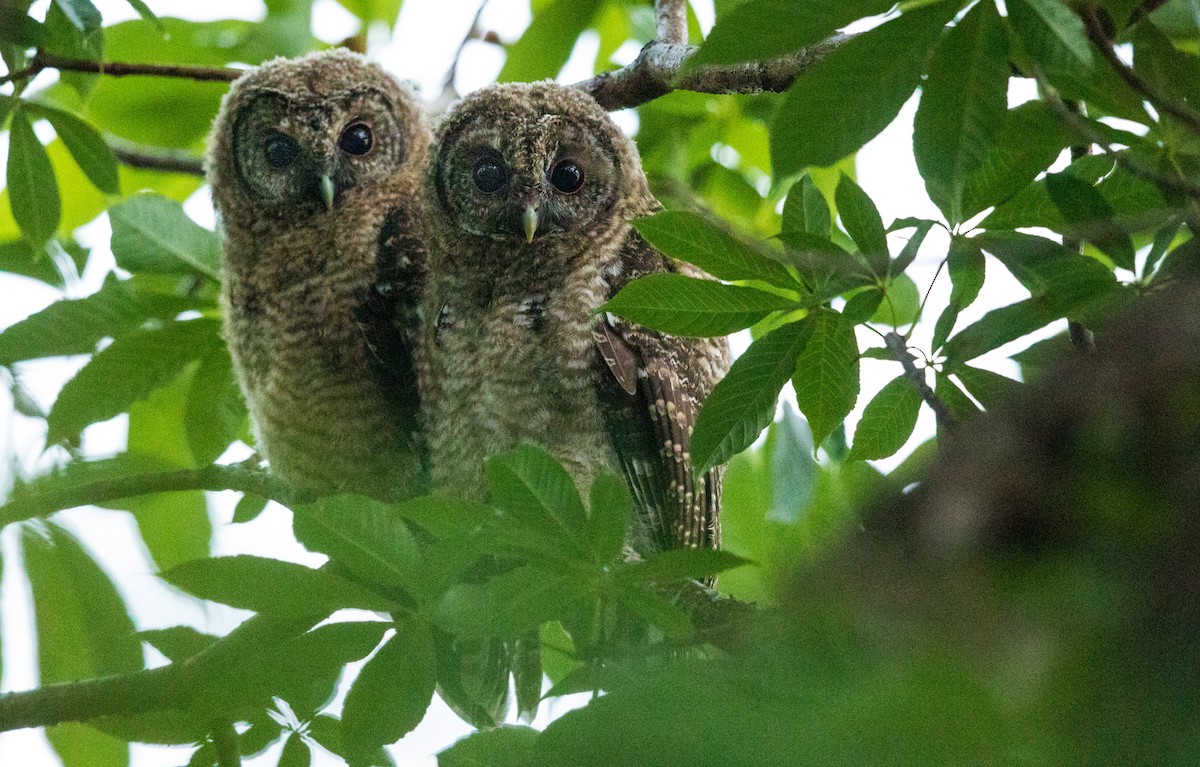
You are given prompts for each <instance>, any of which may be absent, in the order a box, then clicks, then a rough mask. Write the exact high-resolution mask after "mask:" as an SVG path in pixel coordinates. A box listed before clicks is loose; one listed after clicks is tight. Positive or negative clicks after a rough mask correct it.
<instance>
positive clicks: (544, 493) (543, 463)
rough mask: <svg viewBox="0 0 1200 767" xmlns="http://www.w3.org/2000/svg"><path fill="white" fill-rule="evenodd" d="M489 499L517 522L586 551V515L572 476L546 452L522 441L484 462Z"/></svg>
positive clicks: (561, 542) (578, 549)
mask: <svg viewBox="0 0 1200 767" xmlns="http://www.w3.org/2000/svg"><path fill="white" fill-rule="evenodd" d="M485 470H486V473H487V480H488V489H489V490H490V491H491V496H492V503H493V504H495V505H496V506H498V507H500V508H501V509H503V510H504V511H506V512H508V514H509V515H510V516H511V517H512V518H513V519H514V520H516V521H518V522H519V523H521V524H523V525H524V526H526V527H528V528H530V529H532V530H537V531H539V532H541V533H543V534H544V535H546V536H547V537H548V538H549V539H550V540H556V541H559V542H560V545H566V546H569V547H570V548H572V549H573V550H574V551H576V552H579V553H583V552H587V551H589V546H588V545H587V542H586V541H585V540H584V537H583V536H584V534H585V531H586V527H587V515H586V513H585V512H584V509H583V500H582V499H581V498H580V497H579V490H578V488H576V487H575V482H574V480H572V479H571V475H570V474H568V473H567V471H566V469H564V468H563V467H562V464H560V463H559V462H558V461H556V460H555V459H554V458H553V457H552V456H551V455H550V454H549V453H547V452H546V451H545V450H543V449H541V448H540V447H536V446H534V445H521V446H520V447H517V448H515V449H513V450H510V451H508V452H506V453H501V454H499V455H496V456H493V457H491V458H489V459H488V460H487V463H486V465H485Z"/></svg>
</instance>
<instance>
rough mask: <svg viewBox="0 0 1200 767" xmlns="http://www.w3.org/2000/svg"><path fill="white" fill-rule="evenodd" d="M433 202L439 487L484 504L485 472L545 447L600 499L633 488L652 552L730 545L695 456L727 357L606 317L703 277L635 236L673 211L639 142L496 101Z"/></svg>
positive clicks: (430, 185)
mask: <svg viewBox="0 0 1200 767" xmlns="http://www.w3.org/2000/svg"><path fill="white" fill-rule="evenodd" d="M425 194H426V197H425V204H426V207H427V208H428V211H427V214H426V228H427V231H428V236H429V249H430V252H429V257H430V280H429V284H428V286H427V289H426V293H425V297H424V300H423V304H424V306H425V320H426V331H425V333H426V337H425V338H424V340H423V342H422V349H421V368H422V375H423V378H424V379H425V380H427V381H429V382H430V383H429V386H428V390H427V391H426V392H424V400H423V413H424V415H425V419H426V420H425V427H426V434H427V435H428V439H429V449H430V469H431V476H432V480H433V483H434V486H435V488H438V489H441V490H444V491H447V492H452V493H455V494H458V495H467V496H473V497H482V496H484V495H485V494H486V489H485V486H484V475H483V461H484V459H485V458H486V457H487V456H489V455H492V454H495V453H497V452H500V451H503V450H507V449H509V448H512V447H514V446H516V445H517V444H518V443H520V442H523V441H528V442H535V443H539V444H541V445H544V446H545V447H546V448H548V449H549V450H550V451H551V452H552V453H553V454H554V455H555V457H557V458H558V459H559V460H560V461H563V462H564V464H565V465H566V467H567V468H568V470H569V471H570V472H571V473H572V475H573V476H574V479H575V481H576V483H577V484H579V485H580V486H581V487H582V488H583V489H584V490H585V491H586V488H587V486H588V484H589V483H590V481H591V478H592V477H593V476H595V474H596V472H597V471H598V470H599V469H610V470H613V471H617V472H618V473H622V474H624V476H625V477H626V479H627V480H628V482H629V485H630V487H631V489H632V491H633V494H634V499H635V506H636V509H637V524H635V526H634V529H633V531H632V534H631V538H630V544H631V546H632V547H633V549H634V550H635V551H637V552H638V553H641V554H646V553H649V552H653V551H658V550H662V549H666V548H675V547H680V546H715V545H716V544H717V538H718V512H719V504H720V470H714V471H710V472H708V473H707V474H704V475H701V476H696V473H695V471H694V467H693V465H692V462H691V455H690V452H689V451H690V443H691V431H692V426H693V424H694V423H695V419H696V415H697V413H698V411H699V408H700V405H701V403H702V402H703V400H704V398H705V396H707V394H708V393H709V391H710V390H711V389H712V386H713V385H714V384H715V382H716V380H717V379H718V378H719V377H720V376H721V375H722V374H723V373H724V371H725V370H726V368H727V366H728V350H727V346H726V344H725V342H724V341H723V340H722V341H716V340H698V339H691V338H676V337H671V336H665V335H662V334H660V333H657V332H653V331H650V330H647V329H645V328H642V327H640V326H637V325H633V324H631V323H628V322H625V321H623V320H620V319H618V318H615V317H611V316H594V314H593V312H594V310H595V309H596V308H597V307H599V306H600V305H601V304H603V303H604V302H605V301H606V300H608V299H609V298H610V297H611V296H613V295H614V294H615V293H616V292H617V291H618V290H620V288H621V287H622V286H623V285H625V284H626V283H627V282H629V281H630V280H632V279H634V278H635V277H639V276H642V275H645V274H651V273H655V272H684V273H687V274H692V275H693V276H699V273H698V272H697V271H695V270H693V269H691V268H690V267H688V266H686V265H683V264H680V263H678V262H674V261H672V260H670V259H668V258H666V257H664V256H663V255H662V254H661V253H659V252H658V251H656V250H655V249H653V248H652V247H651V246H650V245H649V244H648V243H646V242H645V241H644V240H643V239H642V238H641V237H640V236H639V235H638V233H637V232H636V231H635V230H634V229H633V227H632V226H631V225H630V223H629V221H630V220H631V219H633V218H636V217H638V216H644V215H647V214H650V213H652V212H654V211H655V210H657V209H658V207H659V206H658V203H657V202H656V201H655V199H654V198H653V196H652V195H651V194H650V191H649V188H648V186H647V183H646V177H645V175H644V173H643V171H642V169H641V164H640V161H639V158H638V154H637V150H636V148H635V147H634V145H633V142H631V141H630V140H629V139H628V138H627V137H626V136H625V135H624V134H622V133H621V131H620V129H619V128H618V127H617V126H616V124H615V123H613V122H612V120H611V119H610V118H609V116H608V114H607V113H606V112H605V111H604V110H603V109H602V108H601V107H600V106H599V105H598V104H597V103H596V102H595V101H594V100H593V99H592V98H590V97H589V96H587V95H586V94H584V93H583V92H582V91H579V90H576V89H573V88H569V87H565V86H560V85H555V84H553V83H549V82H544V83H534V84H505V85H498V86H492V87H488V88H484V89H483V90H480V91H478V92H476V93H474V94H472V95H470V96H468V97H467V98H465V99H463V100H462V101H460V102H459V103H458V104H457V105H456V106H454V107H453V108H452V109H451V110H450V111H449V113H448V114H447V115H446V116H445V118H444V119H443V121H442V122H441V124H440V126H439V127H438V129H437V131H436V133H435V137H434V146H433V150H432V153H431V156H430V168H429V177H428V180H427V185H426V191H425Z"/></svg>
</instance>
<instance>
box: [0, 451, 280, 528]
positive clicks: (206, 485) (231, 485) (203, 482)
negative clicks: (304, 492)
mask: <svg viewBox="0 0 1200 767" xmlns="http://www.w3.org/2000/svg"><path fill="white" fill-rule="evenodd" d="M183 490H213V491H217V490H240V491H242V492H245V493H253V494H254V495H258V496H261V497H263V498H267V499H269V500H272V501H278V502H279V503H282V504H283V505H285V506H291V505H293V504H295V503H296V502H297V501H299V500H300V499H299V497H298V496H297V494H296V492H295V491H294V490H292V488H291V486H289V485H288V484H287V483H286V482H284V481H283V480H281V479H279V478H278V477H275V476H272V475H271V474H268V473H267V472H264V471H260V470H258V469H249V468H246V467H244V466H217V465H212V466H205V467H204V468H202V469H180V470H178V471H166V472H161V473H158V474H137V475H134V476H130V477H119V478H116V479H101V480H97V481H95V482H88V483H83V484H78V485H71V486H69V487H63V488H56V489H53V490H45V491H42V492H31V493H29V494H28V495H26V496H24V497H19V498H15V499H13V500H11V501H9V502H8V503H6V504H4V505H3V506H0V527H3V526H4V525H8V524H11V523H13V522H20V521H22V520H26V519H33V518H34V517H45V516H49V515H50V514H53V513H54V512H56V511H62V510H63V509H72V508H75V507H76V506H86V505H89V504H102V503H105V502H106V501H115V500H117V499H120V498H130V497H133V496H137V495H151V494H153V493H173V492H178V491H183Z"/></svg>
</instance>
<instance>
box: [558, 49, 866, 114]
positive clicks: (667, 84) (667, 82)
mask: <svg viewBox="0 0 1200 767" xmlns="http://www.w3.org/2000/svg"><path fill="white" fill-rule="evenodd" d="M848 39H849V37H848V36H846V35H837V36H835V37H831V38H830V39H828V40H826V41H824V42H820V43H817V44H816V45H813V46H810V47H808V48H805V49H803V50H800V51H797V52H796V53H792V54H789V55H787V56H781V57H779V58H775V59H768V60H767V61H755V62H751V63H748V64H730V65H723V66H712V67H702V68H701V69H698V70H696V71H695V72H689V73H688V74H685V75H683V76H680V71H681V70H682V69H683V65H684V64H685V63H686V62H687V60H688V59H690V58H691V57H692V56H693V55H694V54H695V53H696V51H697V47H696V46H694V45H683V44H680V43H665V42H661V41H658V40H654V41H652V42H650V43H647V44H646V47H644V48H642V51H641V53H639V54H638V56H637V58H636V59H634V60H633V63H632V64H630V65H629V66H626V67H622V68H621V69H616V70H613V71H612V72H601V73H600V74H598V75H596V76H595V77H593V78H591V79H590V80H584V81H583V82H579V83H575V87H576V88H582V89H583V90H585V91H587V92H588V93H590V94H591V95H592V97H593V98H595V99H596V101H598V102H599V103H600V106H602V107H604V108H605V109H608V110H614V109H627V108H629V107H635V106H638V105H640V104H645V103H646V102H647V101H652V100H654V99H656V98H658V97H659V96H665V95H666V94H668V93H670V92H672V91H677V90H678V91H696V92H698V93H762V92H763V91H772V92H779V91H784V90H787V88H788V86H790V85H791V84H792V82H794V81H795V79H796V77H797V76H798V75H800V74H802V73H803V72H804V71H805V70H807V69H808V68H809V67H811V66H812V65H813V64H815V63H816V62H818V61H820V60H821V59H823V58H825V56H827V55H829V53H830V52H831V51H833V50H834V49H835V48H837V47H838V46H839V45H841V44H842V43H843V42H845V41H846V40H848Z"/></svg>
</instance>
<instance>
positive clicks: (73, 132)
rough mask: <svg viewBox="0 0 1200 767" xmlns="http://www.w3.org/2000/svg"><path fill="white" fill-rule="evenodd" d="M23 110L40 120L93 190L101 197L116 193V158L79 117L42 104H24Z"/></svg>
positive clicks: (119, 185) (93, 130)
mask: <svg viewBox="0 0 1200 767" xmlns="http://www.w3.org/2000/svg"><path fill="white" fill-rule="evenodd" d="M25 108H26V110H27V111H29V112H30V113H31V114H34V115H37V116H39V117H43V118H45V119H47V120H49V121H50V124H51V125H53V126H54V132H55V133H57V134H58V137H59V138H60V139H61V140H62V142H63V144H64V145H65V146H66V147H67V151H68V152H70V153H71V156H72V157H74V158H75V162H76V164H78V165H79V168H80V169H81V170H82V171H83V172H84V174H85V175H87V177H88V180H89V181H91V182H92V183H93V184H94V185H95V186H96V188H97V189H99V190H100V191H101V192H104V193H105V194H120V192H121V180H120V176H119V175H118V173H117V158H116V155H114V154H113V151H112V149H111V148H109V146H108V144H107V143H105V141H104V139H103V137H101V136H100V133H99V132H98V131H97V130H96V129H95V128H93V127H92V126H91V125H89V124H88V123H87V121H85V120H82V119H80V118H79V117H77V116H75V115H73V114H71V113H70V112H65V111H63V110H61V109H55V108H54V107H49V106H45V105H43V104H28V105H26V107H25Z"/></svg>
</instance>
